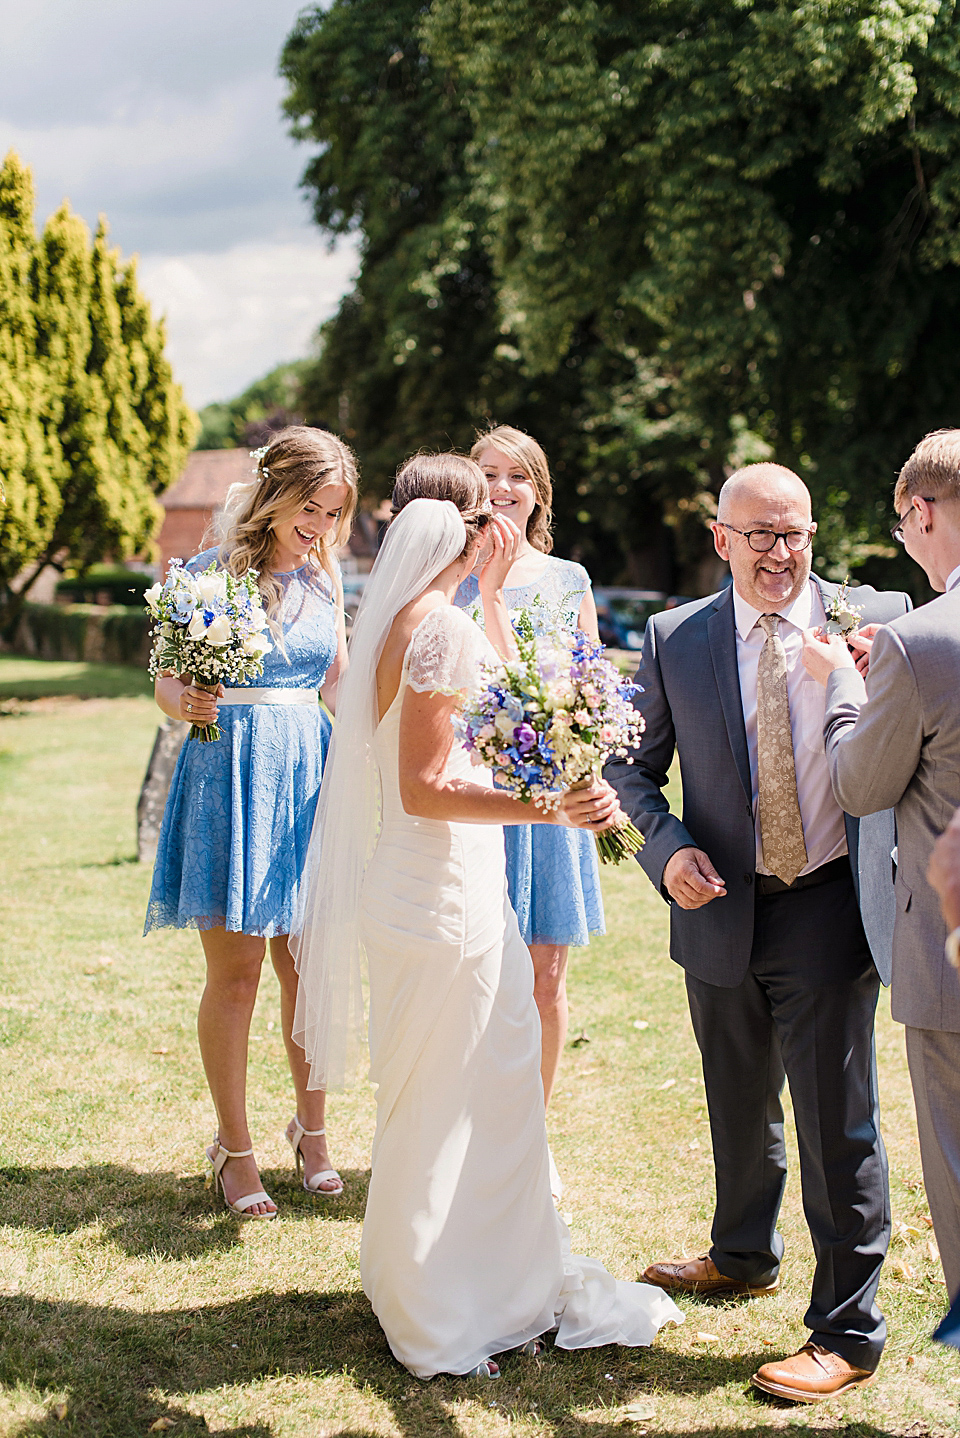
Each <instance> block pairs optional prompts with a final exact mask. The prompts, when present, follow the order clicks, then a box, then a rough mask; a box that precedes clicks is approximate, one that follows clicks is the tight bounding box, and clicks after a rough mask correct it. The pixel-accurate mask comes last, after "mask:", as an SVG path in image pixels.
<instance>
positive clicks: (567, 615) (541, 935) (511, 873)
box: [454, 555, 606, 945]
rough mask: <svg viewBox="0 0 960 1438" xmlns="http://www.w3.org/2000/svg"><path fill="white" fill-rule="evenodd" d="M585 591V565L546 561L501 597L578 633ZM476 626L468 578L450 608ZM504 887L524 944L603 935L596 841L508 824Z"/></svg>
mask: <svg viewBox="0 0 960 1438" xmlns="http://www.w3.org/2000/svg"><path fill="white" fill-rule="evenodd" d="M589 588H590V576H589V574H588V573H587V571H586V570H585V569H584V567H583V565H582V564H575V563H574V562H573V560H570V559H557V558H556V557H555V556H554V555H550V556H548V557H547V558H546V560H545V566H544V569H543V571H542V573H541V574H540V575H539V576H538V577H537V578H536V579H535V580H534V581H533V583H532V584H522V585H518V586H517V587H516V588H514V589H505V590H504V596H505V598H506V601H507V605H508V606H509V608H510V610H511V611H513V610H517V609H523V608H525V607H529V606H531V605H543V606H545V607H546V608H547V609H549V610H550V611H551V613H553V614H556V615H559V617H560V620H561V622H562V623H563V624H564V625H565V626H567V627H568V628H570V629H575V628H576V626H577V617H578V615H579V613H580V604H581V602H582V600H583V596H584V594H585V593H586V591H587V590H588V589H589ZM454 602H455V603H456V604H458V605H459V606H460V608H461V609H466V611H467V612H468V613H469V614H470V615H471V616H472V617H473V618H474V619H476V620H478V622H481V621H482V617H483V607H482V605H481V603H480V590H479V587H478V585H477V581H476V579H475V577H474V576H473V575H472V574H468V575H467V577H466V579H465V580H464V581H463V583H462V584H461V585H460V588H459V589H458V590H457V594H456V599H455V600H454ZM503 837H504V845H505V847H506V851H507V886H508V888H509V890H510V902H511V903H512V904H513V907H514V908H515V909H516V911H517V918H518V920H519V922H520V932H521V934H522V935H523V937H524V939H525V941H526V942H527V943H528V944H575V945H580V944H587V943H589V942H590V935H591V934H602V933H605V931H606V930H605V926H604V922H603V900H602V898H601V895H600V870H599V864H598V861H597V846H596V843H595V841H594V838H593V835H592V834H588V833H585V832H584V831H583V830H582V829H561V828H557V827H555V826H554V825H552V824H505V825H504V829H503Z"/></svg>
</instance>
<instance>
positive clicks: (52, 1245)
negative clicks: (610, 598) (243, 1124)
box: [0, 660, 960, 1438]
mask: <svg viewBox="0 0 960 1438" xmlns="http://www.w3.org/2000/svg"><path fill="white" fill-rule="evenodd" d="M28 664H29V661H23V660H2V661H0V684H3V685H9V684H16V685H17V686H21V685H22V684H23V683H24V682H26V681H27V680H28V679H34V680H35V682H37V683H40V684H42V683H44V682H48V683H50V684H51V685H53V687H55V684H54V678H55V676H54V677H52V678H50V679H49V680H47V681H44V678H43V675H52V668H53V666H38V665H33V666H32V668H30V669H28V668H25V667H23V666H27V665H28ZM57 668H58V669H59V668H63V669H64V670H69V671H70V677H71V682H75V683H76V684H77V685H80V691H79V692H83V688H82V683H81V681H82V680H83V679H84V675H83V673H75V671H78V670H83V669H88V668H89V666H77V665H72V666H57ZM57 682H59V681H57ZM92 682H94V683H99V682H100V681H99V679H98V678H97V676H94V680H93V681H92ZM17 692H18V693H21V694H22V692H23V690H22V688H20V687H18V691H17ZM41 692H43V691H41ZM45 692H48V693H49V692H50V690H49V689H48V690H47V691H45ZM73 692H75V693H76V692H78V690H77V689H74V690H73ZM87 692H88V693H89V692H93V691H91V690H87ZM100 692H101V693H102V692H103V690H100ZM156 722H157V713H156V710H155V709H154V707H153V705H152V704H151V703H150V702H149V700H147V699H146V698H144V697H135V696H134V697H121V698H106V699H100V698H91V699H89V700H88V702H86V703H69V702H66V701H64V702H61V703H56V704H54V703H51V702H50V701H43V702H40V703H37V704H35V705H21V706H20V708H19V710H18V712H16V713H10V714H7V715H5V716H3V717H0V912H2V920H3V929H2V932H3V934H4V938H5V943H4V945H3V950H2V957H0V1433H2V1434H4V1435H27V1434H53V1433H56V1434H58V1435H64V1434H77V1435H84V1438H86V1435H101V1434H102V1435H111V1438H126V1435H131V1438H132V1435H141V1434H146V1433H147V1432H153V1431H162V1430H163V1428H169V1429H170V1431H171V1432H172V1433H173V1434H175V1435H179V1434H184V1435H188V1434H199V1433H204V1432H210V1431H215V1432H217V1433H222V1434H230V1435H236V1438H241V1435H242V1438H321V1435H333V1434H342V1435H351V1438H366V1435H374V1434H378V1435H404V1438H420V1435H426V1438H434V1435H435V1438H461V1435H462V1438H472V1435H477V1434H483V1435H506V1434H510V1435H518V1438H519V1435H523V1438H527V1435H530V1438H533V1435H537V1438H553V1435H562V1438H612V1435H626V1434H638V1435H639V1434H643V1433H648V1434H650V1435H651V1438H653V1435H660V1434H663V1435H667V1434H670V1435H676V1438H680V1435H686V1434H693V1433H716V1434H730V1435H732V1434H744V1435H754V1438H759V1435H763V1434H766V1433H767V1432H769V1430H771V1429H784V1428H789V1429H794V1430H797V1431H798V1432H807V1433H813V1432H818V1433H819V1432H827V1431H828V1430H830V1431H832V1430H843V1432H844V1433H845V1434H846V1435H849V1438H882V1435H908V1438H923V1435H926V1434H938V1435H940V1434H943V1435H946V1434H955V1433H956V1431H957V1429H958V1427H960V1423H958V1399H960V1361H958V1355H957V1354H956V1353H955V1352H954V1351H952V1350H947V1349H942V1348H939V1347H938V1346H937V1345H934V1344H931V1343H930V1342H929V1340H928V1338H927V1335H928V1334H929V1332H930V1330H931V1329H932V1328H933V1327H934V1325H935V1323H936V1321H937V1319H938V1318H939V1316H940V1314H941V1313H942V1311H943V1308H944V1304H945V1290H944V1288H943V1286H942V1284H941V1283H940V1282H939V1278H940V1270H939V1265H938V1264H937V1263H936V1262H935V1261H934V1251H933V1249H932V1247H931V1232H930V1229H929V1226H928V1223H927V1221H926V1206H925V1202H924V1195H923V1189H922V1185H921V1183H920V1164H919V1154H918V1149H917V1142H916V1134H915V1128H914V1120H913V1113H912V1105H911V1100H910V1094H909V1086H908V1081H907V1076H906V1065H905V1061H904V1055H903V1040H902V1034H901V1031H900V1030H899V1029H898V1028H896V1027H895V1026H894V1025H893V1024H892V1023H891V1022H890V1019H889V1016H888V1009H887V1005H886V1003H885V1002H884V1004H883V1008H882V1013H881V1017H880V1024H879V1033H880V1064H881V1085H882V1096H883V1102H884V1114H885V1123H886V1137H887V1143H888V1147H889V1150H890V1159H891V1171H892V1195H893V1212H894V1221H895V1227H896V1237H895V1239H894V1242H893V1245H892V1248H891V1256H890V1260H889V1262H888V1263H887V1266H886V1268H885V1270H884V1278H883V1283H882V1286H881V1301H882V1305H883V1308H884V1310H885V1312H886V1314H887V1319H888V1322H889V1325H890V1342H889V1346H888V1348H887V1353H886V1356H885V1358H884V1362H883V1364H882V1366H881V1369H880V1377H879V1380H878V1382H877V1383H876V1384H875V1385H874V1386H873V1387H872V1388H869V1389H865V1390H861V1391H859V1392H856V1393H853V1394H851V1395H850V1396H849V1397H848V1398H846V1399H841V1400H838V1401H835V1402H832V1403H829V1404H826V1405H821V1406H820V1407H819V1408H815V1409H812V1408H802V1409H794V1408H789V1407H779V1406H776V1405H775V1404H769V1403H767V1402H765V1401H763V1400H762V1399H760V1398H759V1397H754V1396H752V1394H751V1392H750V1391H749V1390H748V1387H747V1383H748V1379H749V1376H750V1373H751V1372H752V1371H753V1370H754V1368H755V1367H756V1366H757V1365H758V1363H760V1362H763V1361H764V1360H765V1359H767V1358H769V1357H771V1356H774V1355H778V1354H781V1353H786V1352H789V1351H791V1350H792V1349H794V1348H795V1347H796V1346H797V1345H798V1343H800V1342H802V1341H803V1339H804V1337H805V1331H804V1328H803V1313H804V1309H805V1306H806V1299H807V1293H808V1289H809V1282H810V1273H811V1262H812V1260H811V1252H810V1245H809V1239H808V1238H807V1235H806V1231H805V1228H804V1225H803V1220H802V1213H801V1207H800V1190H799V1182H798V1179H797V1176H796V1167H795V1149H794V1150H793V1153H794V1158H793V1162H794V1173H793V1176H792V1178H791V1182H790V1184H789V1185H788V1190H787V1200H786V1203H785V1207H784V1213H783V1222H782V1227H783V1231H784V1234H785V1237H786V1242H787V1258H786V1262H785V1265H784V1282H783V1286H782V1288H781V1291H780V1292H779V1293H778V1294H777V1295H776V1296H775V1297H773V1298H769V1299H760V1300H755V1301H753V1302H749V1303H730V1302H728V1303H720V1304H709V1303H705V1302H698V1301H686V1302H684V1304H683V1307H684V1309H685V1312H686V1317H687V1321H686V1323H685V1325H684V1326H683V1327H682V1328H677V1329H675V1328H668V1329H667V1330H665V1332H664V1333H663V1334H662V1335H661V1337H660V1338H659V1339H658V1341H657V1343H656V1344H655V1346H654V1347H653V1348H651V1349H640V1350H626V1349H610V1348H607V1349H599V1350H594V1351H588V1352H582V1353H576V1354H564V1353H560V1352H557V1351H548V1353H547V1355H546V1356H545V1357H544V1358H543V1359H541V1360H522V1359H520V1358H518V1357H515V1356H514V1357H509V1356H508V1357H507V1358H506V1359H505V1360H504V1363H503V1377H502V1379H501V1380H500V1381H499V1383H493V1384H483V1383H479V1382H475V1381H474V1382H469V1381H457V1380H452V1379H435V1380H434V1381H433V1382H431V1383H429V1384H424V1383H420V1382H417V1381H416V1380H415V1379H413V1378H411V1377H410V1376H409V1375H408V1374H407V1373H406V1372H405V1370H403V1369H401V1368H400V1367H399V1366H398V1365H397V1364H396V1363H395V1362H394V1361H393V1359H392V1358H391V1356H390V1353H389V1351H388V1349H387V1345H386V1343H385V1341H384V1338H383V1335H382V1333H381V1332H380V1329H379V1327H378V1326H377V1324H376V1322H375V1321H374V1319H373V1317H372V1315H371V1313H370V1310H369V1307H368V1305H367V1302H366V1300H365V1298H364V1296H363V1294H362V1292H361V1290H360V1285H359V1273H358V1266H357V1251H358V1241H359V1236H360V1223H361V1219H362V1216H363V1205H364V1193H365V1187H366V1180H367V1165H368V1155H369V1149H370V1139H371V1134H372V1130H373V1102H372V1098H371V1094H370V1092H369V1090H368V1089H367V1088H366V1087H365V1086H364V1087H360V1088H358V1089H356V1090H353V1091H351V1092H349V1093H347V1094H344V1095H338V1096H334V1097H333V1098H332V1100H331V1102H330V1106H329V1107H330V1116H329V1129H330V1134H331V1150H332V1153H333V1156H334V1161H335V1162H336V1164H337V1166H338V1167H339V1168H340V1170H341V1172H342V1173H343V1174H344V1177H345V1179H346V1185H347V1186H346V1192H345V1194H344V1197H343V1198H342V1199H340V1200H339V1201H333V1202H330V1201H327V1202H324V1201H322V1200H315V1199H311V1198H309V1197H308V1196H307V1195H306V1194H304V1193H303V1192H302V1191H301V1190H300V1189H299V1188H298V1187H297V1185H296V1183H295V1178H294V1170H293V1166H292V1162H291V1156H290V1152H289V1149H288V1148H287V1146H286V1144H285V1143H284V1141H283V1136H282V1134H283V1128H284V1125H285V1124H286V1122H287V1121H288V1119H289V1118H290V1115H291V1112H292V1108H291V1094H290V1087H289V1082H288V1079H287V1075H286V1067H285V1063H284V1056H283V1050H282V1044H281V1040H280V1032H279V1014H278V1001H277V989H276V984H275V981H274V980H273V979H272V977H265V980H264V983H263V989H262V994H261V998H260V1001H259V1005H258V1009H257V1012H256V1016H255V1020H254V1024H253V1042H252V1044H251V1073H250V1112H251V1125H252V1129H253V1134H254V1142H255V1144H256V1147H257V1152H258V1155H259V1157H260V1161H261V1167H262V1173H263V1177H264V1180H265V1186H266V1187H267V1189H268V1190H269V1191H270V1192H271V1193H272V1194H273V1195H274V1197H275V1198H276V1200H277V1202H278V1204H279V1206H280V1212H281V1217H280V1219H279V1220H278V1221H277V1222H275V1223H272V1224H269V1225H267V1224H252V1223H248V1224H239V1223H237V1222H236V1221H235V1220H233V1219H232V1218H230V1217H229V1216H228V1215H227V1214H226V1213H225V1212H224V1210H223V1209H222V1208H220V1209H218V1208H217V1206H216V1205H215V1204H214V1202H213V1200H212V1198H211V1196H210V1194H209V1193H207V1192H206V1191H205V1190H204V1186H203V1177H202V1152H201V1151H202V1145H203V1144H204V1143H205V1142H208V1141H209V1138H210V1134H211V1131H212V1125H213V1118H212V1112H211V1106H210V1102H209V1098H208V1095H207V1092H206V1087H205V1084H204V1078H203V1073H202V1070H201V1067H200V1061H199V1057H198V1054H197V1047H196V1040H195V1035H194V1016H195V1010H196V1004H197V999H198V996H199V991H200V986H201V981H202V968H201V962H200V946H199V942H198V939H197V936H196V934H195V933H192V932H186V933H170V932H164V933H160V934H154V935H152V936H151V937H150V938H149V939H146V940H144V939H142V938H141V937H140V929H141V924H142V916H143V911H144V907H145V902H146V896H147V890H148V885H149V879H150V875H149V872H148V871H147V870H146V869H144V868H142V867H141V866H139V865H138V864H137V863H136V862H135V858H134V855H135V852H136V846H135V830H134V807H135V803H136V796H137V790H138V787H139V783H140V780H141V777H142V773H143V769H144V766H145V763H146V759H147V756H148V754H149V751H150V746H151V743H152V740H153V734H154V730H155V726H156ZM605 887H606V897H607V922H608V928H609V931H610V932H609V935H608V937H607V938H606V939H604V940H602V941H599V942H595V943H594V944H593V946H592V947H591V948H590V949H589V950H588V951H586V950H584V951H579V952H577V953H576V954H575V955H574V960H573V966H572V1004H573V1023H572V1028H571V1038H572V1039H575V1038H576V1036H577V1035H579V1034H580V1033H581V1032H583V1033H585V1034H586V1036H587V1038H588V1040H589V1041H588V1042H587V1041H581V1042H579V1043H576V1044H575V1045H574V1044H573V1043H572V1044H571V1045H570V1047H569V1048H568V1050H567V1054H566V1057H565V1061H564V1066H563V1069H562V1071H561V1076H560V1082H559V1086H558V1093H557V1096H556V1101H555V1105H554V1107H553V1108H552V1110H551V1115H550V1130H551V1138H552V1143H553V1148H554V1152H555V1155H556V1158H557V1162H558V1165H559V1167H560V1171H561V1173H562V1174H563V1176H564V1179H565V1182H566V1186H567V1191H566V1195H565V1199H564V1205H563V1206H564V1209H565V1210H566V1211H568V1212H569V1214H570V1222H571V1227H572V1230H573V1239H574V1247H575V1249H577V1250H579V1251H582V1252H587V1253H591V1254H595V1255H596V1256H597V1257H599V1258H600V1259H602V1260H603V1261H604V1262H605V1263H606V1264H608V1266H609V1267H610V1268H611V1269H612V1270H613V1271H614V1272H615V1273H616V1274H617V1275H618V1276H620V1277H623V1278H633V1277H635V1276H636V1275H637V1272H638V1269H640V1268H642V1267H643V1266H644V1265H645V1264H646V1263H648V1262H649V1261H651V1260H652V1259H655V1258H660V1257H667V1256H672V1255H675V1254H678V1253H690V1254H693V1253H698V1252H702V1251H703V1250H704V1246H705V1244H706V1241H707V1235H708V1231H709V1223H710V1215H711V1208H712V1196H713V1195H712V1188H713V1182H712V1168H711V1162H710V1144H709V1135H708V1129H707V1119H706V1111H705V1104H704V1096H703V1090H702V1085H701V1080H700V1076H699V1069H698V1063H697V1055H696V1051H695V1047H694V1043H693V1039H692V1036H691V1032H690V1027H689V1023H688V1020H687V1015H686V1006H685V1001H684V994H683V985H682V980H681V975H680V972H679V970H677V969H676V968H675V967H674V966H673V965H672V964H671V963H670V962H669V960H668V958H667V956H666V917H667V916H666V910H665V907H664V905H663V904H662V903H661V902H660V900H659V899H658V898H657V897H656V896H655V895H654V894H653V892H652V890H651V889H650V886H649V884H648V883H647V882H646V880H645V879H644V878H643V876H642V874H640V872H639V871H638V870H636V869H635V868H631V869H629V870H627V871H625V872H615V873H613V874H610V875H606V876H605ZM478 1258H479V1259H480V1260H481V1261H482V1255H478ZM631 1405H632V1416H631ZM643 1415H646V1416H643Z"/></svg>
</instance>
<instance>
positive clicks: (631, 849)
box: [570, 777, 643, 864]
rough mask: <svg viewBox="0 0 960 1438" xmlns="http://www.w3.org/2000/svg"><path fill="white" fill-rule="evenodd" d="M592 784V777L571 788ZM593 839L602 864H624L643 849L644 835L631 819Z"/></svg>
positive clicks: (579, 781)
mask: <svg viewBox="0 0 960 1438" xmlns="http://www.w3.org/2000/svg"><path fill="white" fill-rule="evenodd" d="M592 783H593V778H592V777H591V778H589V779H580V780H578V781H577V783H576V784H571V785H570V788H571V789H589V787H590V785H591V784H592ZM593 837H594V841H595V843H596V846H597V856H598V857H599V859H600V862H601V864H622V863H623V861H624V859H632V858H633V856H634V854H638V853H639V852H640V850H641V849H642V848H643V835H642V834H641V833H640V830H639V829H638V828H637V827H636V825H635V824H634V823H632V822H631V820H629V819H627V820H626V821H625V822H624V823H623V824H618V825H616V827H615V828H613V829H604V830H603V832H602V833H600V834H594V836H593Z"/></svg>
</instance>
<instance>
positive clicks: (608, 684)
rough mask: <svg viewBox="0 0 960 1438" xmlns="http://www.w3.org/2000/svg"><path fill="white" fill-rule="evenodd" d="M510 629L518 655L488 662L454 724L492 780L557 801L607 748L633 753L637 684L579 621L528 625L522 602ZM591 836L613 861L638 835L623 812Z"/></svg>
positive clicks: (529, 796)
mask: <svg viewBox="0 0 960 1438" xmlns="http://www.w3.org/2000/svg"><path fill="white" fill-rule="evenodd" d="M537 619H538V620H539V619H541V616H539V615H538V616H537ZM514 630H515V632H516V638H517V649H518V651H519V655H518V658H516V659H510V660H507V661H506V662H505V663H498V664H496V665H494V664H490V665H489V666H488V668H487V669H486V670H485V671H484V672H483V673H482V675H481V687H480V689H479V690H478V692H477V693H476V694H474V695H473V696H472V697H471V698H470V699H468V701H467V703H466V705H465V707H464V709H463V710H462V711H461V713H460V714H459V715H458V716H457V717H456V718H455V719H454V729H455V732H456V735H457V738H458V739H459V740H460V742H461V743H462V744H463V746H464V747H465V748H466V749H467V750H468V752H469V754H470V759H471V762H472V763H474V764H480V765H483V766H484V767H486V768H488V769H492V770H493V772H494V775H495V776H496V782H497V787H498V788H501V789H507V790H509V792H510V793H511V794H513V795H514V796H515V797H516V798H518V799H520V800H522V802H523V803H525V804H529V803H531V802H532V803H534V804H536V805H537V806H538V807H539V808H543V809H555V808H557V807H558V806H559V804H560V802H561V800H562V798H563V794H564V791H565V790H567V789H576V788H586V787H587V786H588V785H589V784H590V783H591V782H592V781H593V779H594V778H595V777H598V776H599V774H600V771H601V769H602V767H603V765H604V763H605V762H606V760H607V759H608V758H609V757H610V755H611V754H616V755H619V756H620V757H622V758H626V760H627V762H628V763H632V758H631V753H630V751H631V749H633V748H634V746H635V745H637V744H638V743H639V741H640V735H641V733H642V732H643V718H642V716H641V715H640V714H639V713H638V712H637V710H636V709H635V708H634V707H633V705H632V704H631V702H630V698H631V695H632V694H634V693H635V692H636V685H633V684H630V683H627V682H626V681H624V680H623V679H621V677H620V674H619V673H618V671H617V669H616V668H615V667H614V665H613V664H611V663H610V661H609V659H604V657H603V645H600V644H594V643H593V641H592V640H591V639H588V638H587V636H586V635H585V634H583V633H582V632H580V631H579V630H576V631H574V632H573V633H570V632H567V631H565V630H563V629H561V628H555V629H552V630H550V629H547V628H546V627H545V626H544V625H543V624H542V622H541V623H538V624H537V626H536V628H535V626H534V622H533V620H532V619H531V616H530V614H528V613H527V612H526V611H525V610H521V611H520V613H519V616H518V617H517V618H516V619H515V620H514ZM595 837H596V841H597V849H598V851H599V855H600V859H601V862H603V863H605V864H608V863H614V864H619V863H620V862H621V861H622V860H623V859H627V858H630V857H631V856H632V855H634V854H635V853H636V852H637V850H638V849H639V848H640V847H641V846H642V844H643V836H642V835H641V834H640V833H639V831H638V830H637V829H636V828H635V827H634V825H633V824H631V823H630V822H629V821H628V822H627V823H625V824H624V825H622V826H621V827H620V828H616V829H608V830H606V831H605V832H604V833H602V834H597V835H596V836H595Z"/></svg>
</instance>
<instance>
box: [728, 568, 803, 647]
mask: <svg viewBox="0 0 960 1438" xmlns="http://www.w3.org/2000/svg"><path fill="white" fill-rule="evenodd" d="M813 606H814V599H813V581H812V580H811V579H808V580H807V583H806V584H805V585H804V587H803V589H801V591H800V593H799V594H798V595H797V597H796V599H795V600H794V601H793V603H792V604H790V605H788V606H787V607H786V608H782V607H781V608H780V609H776V610H773V609H754V607H753V605H752V604H748V603H747V601H746V600H745V599H744V598H743V596H742V595H741V594H740V592H739V590H738V589H737V587H736V585H734V587H733V622H734V624H735V625H736V626H737V633H738V634H739V636H740V638H741V639H746V637H747V635H748V634H749V633H750V631H751V629H753V628H754V627H755V626H756V624H757V622H758V621H759V619H760V616H761V614H779V615H780V617H781V619H785V620H786V621H787V623H788V624H792V625H794V626H795V628H797V629H809V628H810V626H811V624H813V622H814V618H813V613H814V609H813Z"/></svg>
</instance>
